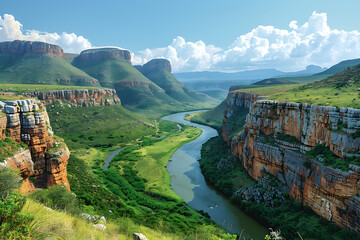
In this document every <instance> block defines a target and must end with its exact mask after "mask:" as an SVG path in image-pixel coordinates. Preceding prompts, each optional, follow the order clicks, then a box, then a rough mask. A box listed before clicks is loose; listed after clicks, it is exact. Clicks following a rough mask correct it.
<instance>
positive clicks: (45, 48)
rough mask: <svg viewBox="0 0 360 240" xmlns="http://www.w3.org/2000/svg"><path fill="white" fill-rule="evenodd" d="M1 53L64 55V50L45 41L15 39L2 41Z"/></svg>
mask: <svg viewBox="0 0 360 240" xmlns="http://www.w3.org/2000/svg"><path fill="white" fill-rule="evenodd" d="M0 54H10V55H14V54H15V55H39V54H54V55H58V56H60V57H62V56H63V54H64V52H63V50H62V48H61V47H59V46H57V45H53V44H49V43H45V42H32V41H23V40H15V41H9V42H0Z"/></svg>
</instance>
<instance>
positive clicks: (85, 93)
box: [24, 89, 121, 107]
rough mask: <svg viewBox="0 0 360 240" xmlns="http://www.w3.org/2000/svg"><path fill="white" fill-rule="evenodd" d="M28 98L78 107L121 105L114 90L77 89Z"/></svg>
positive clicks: (39, 94)
mask: <svg viewBox="0 0 360 240" xmlns="http://www.w3.org/2000/svg"><path fill="white" fill-rule="evenodd" d="M24 95H25V96H27V97H31V98H38V99H39V100H40V101H41V102H42V103H43V104H45V105H47V104H53V103H55V102H60V103H62V102H66V103H71V104H74V105H75V106H77V107H94V106H108V105H113V104H121V101H120V99H119V97H118V96H117V94H116V91H115V90H112V89H89V90H88V89H77V90H56V91H38V92H31V93H26V94H24Z"/></svg>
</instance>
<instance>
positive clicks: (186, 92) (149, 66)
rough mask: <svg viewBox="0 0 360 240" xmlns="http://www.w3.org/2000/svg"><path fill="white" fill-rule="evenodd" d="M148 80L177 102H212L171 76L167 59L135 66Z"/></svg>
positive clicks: (207, 97)
mask: <svg viewBox="0 0 360 240" xmlns="http://www.w3.org/2000/svg"><path fill="white" fill-rule="evenodd" d="M137 69H138V70H139V71H141V72H142V73H143V74H144V75H145V76H146V77H147V78H148V79H150V80H151V81H152V82H154V83H155V84H157V85H158V86H160V87H161V88H162V89H164V90H165V92H166V94H168V95H169V96H170V97H172V98H174V99H175V100H177V101H179V102H190V103H196V102H204V101H214V99H212V98H210V97H209V96H207V95H205V94H201V93H198V92H195V91H192V90H190V89H189V88H187V87H185V86H184V84H182V83H181V82H180V81H179V80H177V79H176V77H175V76H174V75H172V74H171V64H170V62H169V60H167V59H153V60H151V61H149V62H148V63H146V64H145V65H143V66H142V67H141V66H137Z"/></svg>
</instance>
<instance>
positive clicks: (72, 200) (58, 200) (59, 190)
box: [31, 185, 80, 214]
mask: <svg viewBox="0 0 360 240" xmlns="http://www.w3.org/2000/svg"><path fill="white" fill-rule="evenodd" d="M31 198H32V199H34V200H36V201H38V202H41V203H43V204H44V205H45V206H48V207H49V208H52V209H58V210H64V211H66V212H70V213H73V214H75V213H79V212H80V208H79V203H78V201H77V199H76V196H75V195H73V194H71V193H70V192H68V191H67V189H66V187H65V186H64V185H54V186H52V187H51V188H50V189H43V190H39V191H35V192H33V193H32V194H31Z"/></svg>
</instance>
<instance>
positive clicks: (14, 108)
mask: <svg viewBox="0 0 360 240" xmlns="http://www.w3.org/2000/svg"><path fill="white" fill-rule="evenodd" d="M0 105H1V106H2V110H3V114H2V115H0V123H1V124H0V127H1V129H0V132H1V133H2V134H1V135H0V136H1V138H0V141H1V140H4V139H5V138H6V137H7V136H8V137H10V138H11V139H12V140H13V141H15V145H18V144H20V143H21V142H24V143H25V144H26V145H27V146H28V148H27V149H23V147H21V148H19V150H18V152H17V153H16V154H15V155H14V156H13V157H9V158H8V159H6V160H5V164H7V165H9V166H11V167H14V168H18V169H19V170H20V171H21V174H22V177H23V179H24V183H25V184H24V188H25V189H20V190H23V191H24V192H27V191H29V190H32V189H34V185H33V183H31V182H30V181H29V177H31V176H34V177H35V187H40V188H45V187H50V186H52V185H54V184H66V186H67V188H68V189H69V190H70V186H69V183H68V180H67V172H66V165H67V162H68V159H69V155H70V152H69V150H68V148H67V146H66V144H65V143H64V142H63V140H62V139H56V141H55V140H54V136H53V132H52V129H51V126H50V121H49V117H48V114H47V111H46V108H45V106H44V105H43V104H42V103H41V102H39V101H36V100H34V99H27V100H17V101H0ZM5 123H6V124H5ZM20 146H21V145H20Z"/></svg>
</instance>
